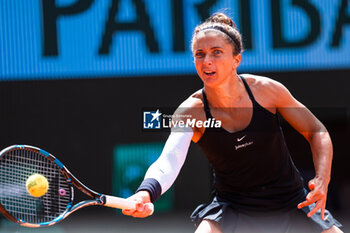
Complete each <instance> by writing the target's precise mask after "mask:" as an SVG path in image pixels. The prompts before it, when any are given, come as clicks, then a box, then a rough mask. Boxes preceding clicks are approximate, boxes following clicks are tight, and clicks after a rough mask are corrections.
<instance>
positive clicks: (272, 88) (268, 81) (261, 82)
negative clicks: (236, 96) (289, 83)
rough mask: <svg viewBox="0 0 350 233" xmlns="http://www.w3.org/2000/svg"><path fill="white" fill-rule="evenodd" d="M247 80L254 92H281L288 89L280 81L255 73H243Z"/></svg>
mask: <svg viewBox="0 0 350 233" xmlns="http://www.w3.org/2000/svg"><path fill="white" fill-rule="evenodd" d="M241 76H242V77H244V79H245V80H246V81H247V83H248V85H249V87H250V88H251V89H253V92H254V91H255V92H259V93H261V92H262V93H265V94H272V95H274V94H278V93H279V94H281V92H285V91H288V90H287V88H286V87H285V86H284V85H283V84H282V83H280V82H278V81H276V80H274V79H272V78H269V77H266V76H260V75H254V74H241Z"/></svg>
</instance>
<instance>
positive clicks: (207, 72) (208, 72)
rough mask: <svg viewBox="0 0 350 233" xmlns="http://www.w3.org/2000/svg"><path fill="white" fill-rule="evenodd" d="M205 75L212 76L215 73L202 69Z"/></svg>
mask: <svg viewBox="0 0 350 233" xmlns="http://www.w3.org/2000/svg"><path fill="white" fill-rule="evenodd" d="M203 72H204V74H205V75H207V76H214V75H215V74H216V72H215V71H203Z"/></svg>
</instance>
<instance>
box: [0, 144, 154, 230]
mask: <svg viewBox="0 0 350 233" xmlns="http://www.w3.org/2000/svg"><path fill="white" fill-rule="evenodd" d="M37 173H39V174H41V175H42V176H44V177H46V179H47V181H48V184H49V185H48V190H47V192H46V193H45V194H44V195H43V196H41V197H35V196H32V195H31V194H30V193H29V192H28V191H27V187H26V180H27V179H28V177H30V176H31V175H33V174H37ZM74 187H76V188H78V189H79V190H80V191H82V192H83V193H85V194H86V195H87V196H89V197H90V199H89V200H84V201H81V202H79V203H76V204H75V203H74V202H73V201H74ZM93 205H100V206H108V207H112V208H118V209H136V202H134V201H131V200H128V199H124V198H119V197H114V196H109V195H104V194H100V193H97V192H95V191H93V190H91V189H89V188H88V187H86V186H85V185H83V184H82V183H81V182H80V181H79V180H78V179H77V178H75V177H74V176H73V175H72V174H71V173H70V172H69V171H68V169H67V168H66V167H65V166H64V165H63V164H62V163H61V162H60V161H59V160H58V159H57V158H55V157H54V156H53V155H51V154H50V153H48V152H46V151H44V150H42V149H39V148H36V147H33V146H26V145H14V146H10V147H7V148H6V149H4V150H2V151H1V152H0V212H1V213H2V214H3V215H4V216H5V217H6V218H7V219H9V220H10V221H12V222H15V223H18V224H20V225H22V226H26V227H43V226H51V225H53V224H55V223H57V222H59V221H61V220H63V219H65V218H66V217H68V216H69V215H70V214H71V213H73V212H74V211H76V210H78V209H81V208H83V207H86V206H93ZM147 206H148V208H150V209H151V210H152V212H153V204H152V203H148V204H147Z"/></svg>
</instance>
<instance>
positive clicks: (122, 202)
mask: <svg viewBox="0 0 350 233" xmlns="http://www.w3.org/2000/svg"><path fill="white" fill-rule="evenodd" d="M18 149H20V150H23V149H26V150H30V151H33V152H35V153H39V154H41V155H43V156H45V157H46V158H47V159H49V160H50V161H52V162H53V163H54V164H56V165H57V167H58V168H59V170H60V171H61V172H62V174H63V176H64V178H65V179H66V180H67V182H68V184H69V186H70V189H71V199H70V202H69V203H68V205H67V209H66V210H65V211H64V212H63V213H61V214H60V215H59V216H58V217H56V218H54V219H53V220H51V221H49V222H42V223H29V222H26V221H24V220H22V219H17V218H16V217H14V216H12V215H11V214H10V213H9V212H8V211H7V210H6V209H5V208H4V207H3V206H2V204H1V203H0V212H1V213H2V214H3V215H4V216H5V217H6V218H7V219H9V220H10V221H12V222H15V223H17V224H20V225H22V226H25V227H45V226H51V225H54V224H56V223H57V222H59V221H62V220H63V219H65V218H66V217H68V216H69V215H70V214H72V213H73V212H75V211H77V210H79V209H81V208H84V207H87V206H93V205H102V206H108V207H112V208H118V209H136V202H134V201H131V200H127V199H124V198H119V197H114V196H109V195H104V194H100V193H98V192H95V191H93V190H92V189H90V188H88V187H87V186H85V185H84V184H83V183H82V182H80V181H79V180H78V179H77V178H76V177H75V176H74V175H73V174H72V173H71V172H70V171H69V170H68V169H67V168H66V167H65V166H64V165H63V164H62V163H61V162H60V161H59V160H58V159H57V158H56V157H55V156H53V155H52V154H50V153H48V152H47V151H45V150H43V149H40V148H37V147H34V146H29V145H13V146H9V147H7V148H5V149H3V150H2V151H1V152H0V159H1V156H3V155H4V154H5V153H9V152H11V151H12V150H18ZM73 186H75V187H76V188H77V189H79V190H80V191H81V192H83V193H84V194H86V195H87V196H89V197H91V198H92V199H91V200H84V201H80V202H79V203H77V204H74V205H73V199H74V188H73ZM149 206H150V208H152V212H153V205H149Z"/></svg>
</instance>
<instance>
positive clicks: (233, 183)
mask: <svg viewBox="0 0 350 233" xmlns="http://www.w3.org/2000/svg"><path fill="white" fill-rule="evenodd" d="M241 79H242V81H243V83H244V86H245V88H246V90H247V92H248V94H249V97H250V100H251V101H252V104H253V115H252V118H251V121H250V123H249V125H248V126H247V127H246V128H245V129H243V130H240V131H238V132H234V133H230V132H228V131H226V130H225V129H223V128H218V129H217V128H216V129H215V128H206V130H205V132H204V134H203V135H202V137H201V138H200V139H199V141H198V145H199V147H200V148H201V149H202V150H203V152H204V153H205V155H206V156H207V158H208V160H209V162H210V164H211V166H212V168H213V173H214V189H215V192H216V195H217V196H218V197H221V198H224V199H226V200H228V201H229V202H230V204H231V205H232V206H233V207H234V208H236V209H237V210H241V211H278V210H288V209H292V208H296V206H297V204H298V203H300V202H301V201H303V200H305V193H304V190H303V179H302V177H301V175H300V174H299V171H298V170H297V168H296V167H295V166H294V163H293V161H292V159H291V157H290V154H289V152H288V149H287V146H286V143H285V140H284V136H283V133H282V130H281V127H280V124H279V120H278V117H277V114H273V113H271V112H269V111H268V110H267V109H265V108H263V107H262V106H261V105H259V103H258V102H256V100H255V98H254V96H253V94H252V92H251V90H250V88H249V86H248V84H247V83H246V81H245V79H244V78H243V77H241ZM202 93H203V103H204V110H205V114H206V117H207V119H210V118H213V117H212V115H211V113H210V109H209V105H208V100H207V98H206V95H205V93H204V89H203V90H202Z"/></svg>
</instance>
